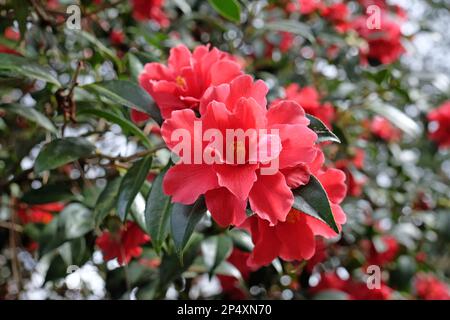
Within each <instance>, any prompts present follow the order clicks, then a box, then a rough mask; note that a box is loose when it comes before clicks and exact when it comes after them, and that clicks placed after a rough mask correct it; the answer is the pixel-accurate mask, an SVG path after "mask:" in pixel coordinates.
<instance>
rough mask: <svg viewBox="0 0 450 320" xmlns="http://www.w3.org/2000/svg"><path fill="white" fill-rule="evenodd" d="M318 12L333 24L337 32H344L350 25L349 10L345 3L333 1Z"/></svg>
mask: <svg viewBox="0 0 450 320" xmlns="http://www.w3.org/2000/svg"><path fill="white" fill-rule="evenodd" d="M320 13H321V14H322V16H323V17H324V18H325V19H327V20H328V21H330V22H331V23H332V24H334V26H335V28H336V30H337V31H338V32H345V31H347V30H348V29H349V28H350V26H351V24H350V22H349V15H350V11H349V9H348V7H347V5H346V4H345V3H334V4H332V5H330V6H328V7H324V8H323V9H322V10H321V12H320Z"/></svg>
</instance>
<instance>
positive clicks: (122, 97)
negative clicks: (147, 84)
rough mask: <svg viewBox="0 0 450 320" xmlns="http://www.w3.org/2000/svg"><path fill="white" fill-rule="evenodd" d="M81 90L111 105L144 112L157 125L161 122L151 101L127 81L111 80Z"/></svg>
mask: <svg viewBox="0 0 450 320" xmlns="http://www.w3.org/2000/svg"><path fill="white" fill-rule="evenodd" d="M82 88H83V89H86V90H89V91H93V92H95V93H97V94H99V95H101V96H102V97H105V98H107V99H108V100H110V101H111V102H113V103H118V104H122V105H124V106H127V107H129V108H133V109H137V110H139V111H142V112H145V113H147V114H149V115H150V116H151V117H152V118H153V119H154V120H155V121H156V122H158V123H161V121H162V118H161V114H160V112H159V109H158V108H157V107H156V106H155V104H154V103H153V99H152V98H151V97H150V95H149V94H148V93H147V92H146V91H145V90H144V89H142V88H141V87H140V86H139V85H137V84H136V83H133V82H131V81H128V80H111V81H105V82H97V83H92V84H88V85H85V86H83V87H82Z"/></svg>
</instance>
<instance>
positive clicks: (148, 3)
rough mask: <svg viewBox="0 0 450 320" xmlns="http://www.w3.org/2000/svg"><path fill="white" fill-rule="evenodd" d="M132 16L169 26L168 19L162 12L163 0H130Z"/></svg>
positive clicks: (164, 26)
mask: <svg viewBox="0 0 450 320" xmlns="http://www.w3.org/2000/svg"><path fill="white" fill-rule="evenodd" d="M132 4H133V18H134V19H136V20H139V21H146V20H153V21H155V22H156V23H158V24H159V25H160V26H161V27H163V28H166V27H168V26H169V24H170V21H169V19H168V18H167V16H166V14H165V13H164V10H163V6H164V0H132Z"/></svg>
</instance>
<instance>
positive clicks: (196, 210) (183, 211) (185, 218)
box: [171, 197, 206, 258]
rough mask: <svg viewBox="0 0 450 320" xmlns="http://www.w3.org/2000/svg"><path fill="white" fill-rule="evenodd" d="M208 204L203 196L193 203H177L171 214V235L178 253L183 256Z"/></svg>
mask: <svg viewBox="0 0 450 320" xmlns="http://www.w3.org/2000/svg"><path fill="white" fill-rule="evenodd" d="M205 212H206V205H205V200H204V198H203V197H201V198H199V199H198V200H197V201H196V202H195V203H194V204H193V205H184V204H180V203H175V204H174V205H173V207H172V215H171V235H172V239H173V242H174V244H175V249H176V251H177V253H178V255H179V256H180V257H181V258H182V256H183V250H184V248H185V246H186V244H187V242H188V241H189V238H190V237H191V235H192V233H193V232H194V230H195V227H196V226H197V224H198V223H199V221H200V220H201V218H202V217H203V216H204V215H205Z"/></svg>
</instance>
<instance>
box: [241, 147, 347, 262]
mask: <svg viewBox="0 0 450 320" xmlns="http://www.w3.org/2000/svg"><path fill="white" fill-rule="evenodd" d="M323 162H324V157H323V153H322V152H318V156H317V157H316V160H315V161H314V163H313V164H311V165H310V166H309V170H310V172H311V173H313V174H314V175H315V176H316V177H317V179H318V180H319V181H320V182H321V184H322V186H323V188H324V189H325V191H326V192H327V195H328V198H329V200H330V205H331V209H332V212H333V216H334V219H335V221H336V224H337V225H338V227H339V228H340V227H341V225H342V224H344V223H345V221H346V216H345V213H344V212H343V210H342V208H341V207H340V206H339V204H340V203H341V202H342V200H343V199H344V198H345V195H346V193H347V189H346V185H345V174H344V173H343V172H342V171H340V170H337V169H325V170H323V169H322V167H323ZM293 187H298V185H297V186H293ZM246 227H247V228H248V229H249V230H250V233H251V235H252V239H253V243H254V244H255V248H254V249H253V251H252V254H251V255H250V258H249V260H248V264H249V266H251V267H258V266H263V265H267V264H269V263H270V262H271V261H272V260H273V259H275V258H276V257H277V256H279V257H280V258H282V259H283V260H286V261H293V260H299V261H300V260H303V259H306V260H308V259H310V258H311V257H312V256H313V255H314V252H315V247H316V244H315V240H314V236H316V235H320V236H323V237H325V238H332V237H335V236H337V234H336V233H335V232H334V231H333V230H332V229H331V228H330V227H329V226H328V225H327V224H325V223H324V222H322V221H320V220H318V219H316V218H314V217H312V216H310V215H307V214H305V213H303V212H300V211H298V210H296V209H291V210H290V211H289V214H288V216H287V219H286V221H284V222H278V224H276V225H275V226H270V225H269V223H268V222H267V221H265V220H262V219H258V218H257V217H255V216H252V217H250V218H249V219H248V220H247V221H246Z"/></svg>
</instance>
